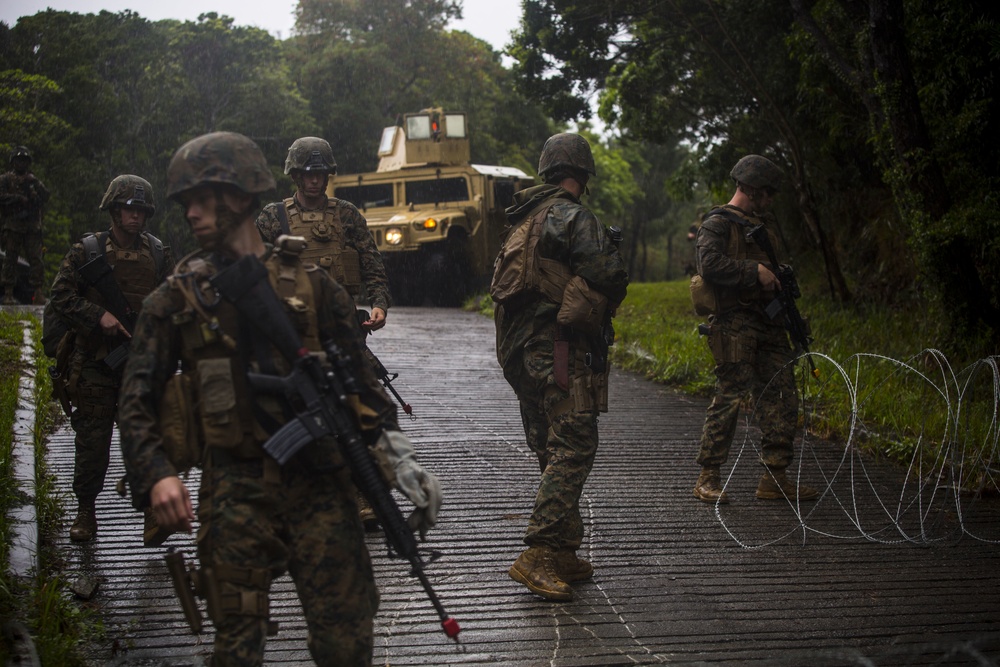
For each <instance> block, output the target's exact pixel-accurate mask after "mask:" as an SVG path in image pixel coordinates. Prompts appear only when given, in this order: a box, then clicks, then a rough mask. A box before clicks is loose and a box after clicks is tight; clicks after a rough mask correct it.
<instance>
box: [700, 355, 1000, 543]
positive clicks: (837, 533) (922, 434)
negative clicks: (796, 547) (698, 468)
mask: <svg viewBox="0 0 1000 667" xmlns="http://www.w3.org/2000/svg"><path fill="white" fill-rule="evenodd" d="M805 356H811V357H812V359H813V362H814V363H816V365H817V366H818V367H820V369H821V374H820V378H821V379H820V380H819V381H816V380H811V379H810V378H809V377H808V374H806V373H803V374H802V375H803V380H802V382H801V385H800V386H799V397H800V415H801V417H802V423H801V424H800V432H801V434H802V435H801V437H800V438H799V439H797V441H796V461H795V463H793V465H792V467H790V468H789V470H788V473H787V474H788V478H789V480H790V481H792V482H793V483H794V484H795V485H796V486H798V485H799V484H805V483H808V484H810V485H812V486H815V487H816V488H817V490H818V491H819V493H820V495H819V497H818V498H816V500H813V501H806V502H802V501H799V500H798V499H797V498H791V497H787V498H786V499H785V500H784V501H777V502H772V503H767V505H766V507H768V508H770V509H766V510H765V509H762V503H754V504H753V509H752V511H753V512H761V511H770V512H774V516H773V518H770V517H769V522H768V525H771V526H774V534H771V535H767V536H763V535H760V534H758V535H755V536H754V535H744V534H742V532H743V528H742V526H744V525H754V526H760V525H761V522H760V521H759V518H760V517H756V520H754V521H747V522H746V523H745V524H744V522H742V521H741V518H742V515H741V512H743V511H747V509H748V507H747V506H746V505H743V506H739V505H738V504H734V505H728V504H722V503H716V505H715V515H716V518H717V519H718V521H719V522H720V523H721V524H722V526H723V528H724V529H725V530H726V532H727V533H728V534H729V535H730V537H732V538H733V539H734V540H735V541H736V542H737V543H738V544H739V545H740V546H742V547H744V548H747V549H756V548H761V547H765V546H769V545H771V544H775V543H777V542H781V541H784V540H786V539H788V538H790V537H792V536H800V537H801V540H802V542H803V544H804V543H805V542H806V540H807V537H808V536H810V535H816V536H825V537H829V538H836V539H854V540H868V541H871V542H879V543H887V544H891V543H901V542H910V543H914V544H918V545H922V546H927V545H931V544H936V543H943V542H947V541H949V540H956V539H961V538H963V537H967V538H971V539H975V540H979V541H982V542H985V543H990V544H1000V521H998V520H997V519H1000V506H998V504H997V503H996V502H991V501H993V500H994V499H993V498H990V497H989V496H995V495H996V493H997V489H998V488H1000V409H998V402H1000V368H998V362H1000V356H991V357H986V358H984V359H980V360H978V361H976V362H975V363H973V364H971V365H969V366H967V367H966V368H964V369H962V370H960V371H957V372H956V371H955V370H954V369H953V368H952V366H951V365H950V364H949V362H948V360H947V358H946V356H945V355H944V354H943V353H942V352H941V351H939V350H936V349H930V348H928V349H925V350H923V351H922V352H921V353H919V354H917V355H914V356H913V357H911V358H910V359H909V360H906V361H901V360H897V359H893V358H891V357H887V356H884V355H878V354H870V353H859V354H855V355H852V356H851V357H849V358H848V359H847V360H846V361H845V362H844V363H843V364H841V363H838V362H837V361H836V360H834V359H832V358H831V357H829V356H827V355H824V354H820V353H808V354H804V355H802V357H799V359H801V358H803V357H805ZM797 361H798V360H796V362H797ZM791 363H795V362H791ZM769 386H770V383H769V384H768V386H766V387H765V388H764V390H763V391H762V394H763V393H765V392H766V391H767V388H768V387H769ZM887 396H892V397H894V401H891V402H889V401H886V397H887ZM840 411H843V414H837V413H839V412H840ZM756 416H757V405H756V404H753V405H752V406H751V407H750V409H749V410H748V411H747V412H746V413H745V419H744V423H743V427H744V428H743V429H742V433H743V439H742V442H741V443H740V444H739V446H738V452H737V454H736V456H735V457H734V463H733V466H732V469H731V470H730V472H729V473H728V475H727V476H726V477H725V479H724V482H723V488H724V489H730V490H731V489H736V488H738V487H739V488H740V489H741V490H742V489H743V487H744V486H745V485H746V483H747V481H748V480H754V479H756V477H755V476H754V475H755V474H756V473H759V470H760V461H761V434H760V431H759V430H758V429H757V428H756V427H755V426H754V424H755V422H756ZM835 417H840V419H839V421H837V423H839V424H844V425H846V426H845V427H843V428H842V431H846V437H844V436H843V435H840V436H839V437H836V438H832V439H827V438H823V437H820V435H819V434H821V433H822V432H823V429H824V428H826V427H827V425H828V424H829V423H831V421H835V419H834V418H835ZM734 445H735V443H734ZM886 448H888V449H890V450H891V449H896V450H897V451H898V452H908V454H907V457H908V462H906V465H900V460H899V459H900V455H899V454H897V455H896V456H895V457H889V456H885V455H883V454H880V451H882V450H885V449H886ZM733 450H734V451H736V450H737V447H736V446H734V447H733ZM754 471H756V473H755V472H754ZM727 495H735V494H733V493H731V492H730V493H729V494H727ZM757 530H758V531H759V528H757Z"/></svg>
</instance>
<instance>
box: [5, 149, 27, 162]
mask: <svg viewBox="0 0 1000 667" xmlns="http://www.w3.org/2000/svg"><path fill="white" fill-rule="evenodd" d="M19 157H20V158H24V159H26V160H27V161H28V162H31V151H29V150H28V147H27V146H17V147H15V148H14V150H12V151H11V152H10V158H9V159H8V160H7V164H14V160H16V159H17V158H19Z"/></svg>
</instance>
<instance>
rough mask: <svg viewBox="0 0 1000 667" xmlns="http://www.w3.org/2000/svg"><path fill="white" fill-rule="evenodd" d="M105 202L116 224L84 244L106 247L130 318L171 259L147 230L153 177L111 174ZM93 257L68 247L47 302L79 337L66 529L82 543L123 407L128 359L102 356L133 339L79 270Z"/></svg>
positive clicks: (71, 370) (71, 385)
mask: <svg viewBox="0 0 1000 667" xmlns="http://www.w3.org/2000/svg"><path fill="white" fill-rule="evenodd" d="M100 209H101V210H102V211H108V213H109V214H110V216H111V228H110V229H109V230H108V231H106V232H101V233H99V234H96V235H94V237H93V241H92V242H91V241H87V243H88V244H90V243H92V246H91V247H92V248H93V249H95V250H96V249H103V251H104V257H103V261H104V262H106V263H107V266H110V267H111V276H112V278H113V280H114V283H115V284H116V285H117V286H118V289H119V290H120V292H121V296H123V297H124V298H125V300H126V302H127V303H128V306H129V311H130V312H128V313H119V315H120V316H122V317H123V318H126V319H127V318H129V317H134V315H135V313H138V312H139V310H140V308H141V307H142V300H143V299H144V298H145V297H146V295H147V294H149V293H150V292H152V291H153V289H154V288H155V287H156V286H157V285H159V284H160V283H161V282H163V281H164V280H165V279H166V277H167V276H168V275H169V274H170V272H171V271H172V270H173V266H174V261H173V258H172V257H171V254H170V249H169V248H166V247H164V246H163V245H162V244H161V243H160V241H159V240H158V239H157V238H156V237H154V236H152V235H151V234H149V233H148V232H145V231H144V229H145V226H146V222H147V221H148V220H149V218H151V217H152V216H153V214H154V213H155V211H156V205H155V201H154V198H153V189H152V186H150V184H149V182H148V181H146V180H145V179H143V178H140V177H138V176H133V175H131V174H127V175H122V176H118V177H116V178H114V179H113V180H112V181H111V183H110V184H109V185H108V189H107V192H106V193H105V194H104V198H103V199H102V201H101V206H100ZM101 244H103V248H101ZM92 259H95V257H91V256H89V254H88V250H87V249H86V248H85V243H84V242H83V241H81V242H80V243H75V244H74V245H73V246H72V247H71V248H70V249H69V251H68V252H67V253H66V256H65V257H64V258H63V261H62V265H61V266H60V268H59V272H58V273H57V274H56V277H55V280H54V281H53V283H52V303H51V304H50V306H49V307H50V308H51V309H52V311H53V312H54V313H55V314H56V315H57V316H58V317H59V318H60V319H61V320H62V321H63V322H64V323H65V324H66V326H67V328H68V329H69V331H70V332H72V333H71V334H70V335H71V336H74V337H75V342H74V345H73V351H72V355H71V356H70V358H69V364H68V369H67V378H68V387H67V393H68V394H69V398H70V400H71V402H72V405H73V410H72V412H71V413H70V424H71V425H72V427H73V431H74V432H75V434H76V439H75V447H76V457H75V460H74V470H73V492H74V493H75V494H76V497H77V501H78V509H77V515H76V519H75V520H74V521H73V525H72V527H71V528H70V533H69V535H70V538H71V539H73V540H74V541H78V542H86V541H89V540H91V539H93V538H94V536H95V535H96V533H97V516H96V514H95V501H96V499H97V496H98V494H99V493H100V492H101V490H102V489H103V488H104V479H105V477H106V475H107V472H108V463H109V460H110V454H111V435H112V430H113V428H114V423H115V417H116V416H117V411H118V391H119V388H120V387H121V379H122V371H123V369H124V363H121V364H119V365H118V366H117V368H111V367H110V366H109V365H108V364H107V363H105V357H107V355H108V353H109V352H111V351H113V350H115V349H116V348H118V347H119V346H120V345H122V344H124V343H127V342H128V339H129V333H128V329H127V327H126V325H125V324H123V323H122V322H121V321H119V319H118V317H116V316H115V314H113V313H112V312H110V311H109V310H108V307H109V303H108V301H107V299H106V298H105V296H104V294H102V292H101V290H100V289H99V288H98V287H97V286H95V285H93V284H90V283H88V282H87V281H86V280H85V279H84V278H83V277H82V276H81V275H80V267H82V266H84V265H85V264H87V263H88V262H89V261H91V260H92ZM97 261H99V262H100V261H102V260H101V259H99V258H97ZM127 324H128V325H129V326H131V325H133V324H134V322H133V321H129V322H127Z"/></svg>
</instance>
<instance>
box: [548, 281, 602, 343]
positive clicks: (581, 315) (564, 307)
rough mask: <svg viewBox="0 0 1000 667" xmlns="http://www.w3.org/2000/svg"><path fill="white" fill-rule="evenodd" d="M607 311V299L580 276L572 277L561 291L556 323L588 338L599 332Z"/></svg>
mask: <svg viewBox="0 0 1000 667" xmlns="http://www.w3.org/2000/svg"><path fill="white" fill-rule="evenodd" d="M607 310H608V298H607V297H606V296H604V295H603V294H601V293H600V292H598V291H597V290H595V289H594V288H592V287H591V286H590V284H589V283H587V281H586V280H585V279H584V278H582V277H580V276H573V277H572V278H570V279H569V281H568V282H567V283H566V287H565V288H564V289H563V295H562V302H561V304H560V306H559V312H558V313H557V314H556V322H557V323H559V324H561V325H563V326H568V327H572V328H574V329H576V330H577V331H579V332H581V333H583V334H586V335H588V336H593V335H597V334H599V333H600V332H601V327H602V326H603V324H604V316H605V314H606V313H607Z"/></svg>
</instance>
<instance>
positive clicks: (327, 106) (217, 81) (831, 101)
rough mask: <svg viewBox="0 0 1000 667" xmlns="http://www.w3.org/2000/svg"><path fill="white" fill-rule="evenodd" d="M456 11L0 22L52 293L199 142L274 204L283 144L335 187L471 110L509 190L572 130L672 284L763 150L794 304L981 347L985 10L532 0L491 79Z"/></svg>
mask: <svg viewBox="0 0 1000 667" xmlns="http://www.w3.org/2000/svg"><path fill="white" fill-rule="evenodd" d="M461 7H462V2H461V1H460V0H370V1H369V2H363V3H359V2H355V1H353V0H300V2H299V4H298V7H297V10H296V31H295V34H294V35H293V36H291V37H290V38H288V39H285V40H283V41H281V40H277V39H275V38H273V37H272V36H271V35H269V34H268V33H266V32H264V31H263V30H260V29H258V28H251V27H242V26H236V25H234V24H233V21H232V20H231V19H229V18H228V17H225V16H219V15H217V14H215V13H206V14H203V15H202V16H201V17H199V19H198V20H197V21H185V22H179V21H159V22H150V21H148V20H146V19H144V18H142V17H141V16H139V15H137V14H135V13H133V12H130V11H124V12H120V13H110V12H106V11H105V12H101V13H99V14H77V13H72V12H58V11H52V10H48V11H44V12H39V13H38V14H35V15H33V16H26V17H22V18H21V19H20V20H19V21H18V22H17V24H16V25H14V26H13V27H9V26H6V25H3V24H0V118H2V119H3V123H2V126H0V151H2V152H3V153H6V152H7V151H8V150H9V149H10V147H12V146H13V145H16V144H26V145H29V146H30V147H31V148H32V150H33V151H34V152H35V154H36V155H37V160H36V171H38V173H39V176H40V177H41V178H42V179H43V180H44V181H45V182H46V183H47V184H48V185H49V186H50V189H51V190H52V191H53V193H54V197H53V200H52V202H51V205H50V207H49V210H48V212H47V215H46V238H45V241H46V245H47V247H48V248H49V249H50V252H49V255H48V263H49V265H50V266H49V270H50V274H49V275H51V271H52V269H53V268H54V265H55V264H56V263H57V262H58V261H59V258H60V257H61V255H62V254H63V252H64V250H65V248H66V247H67V246H68V244H69V243H70V241H71V240H73V239H76V238H77V237H79V235H80V234H82V233H84V232H86V231H90V230H92V229H94V228H97V227H102V226H104V225H106V224H107V221H106V218H103V216H99V215H98V214H97V211H96V208H97V203H98V202H99V200H100V197H101V194H102V193H103V190H104V188H105V187H106V184H107V183H108V181H109V180H110V179H111V178H112V177H113V176H115V175H117V174H119V173H123V172H133V173H138V174H139V175H141V176H144V177H146V178H148V179H149V180H150V181H151V182H152V183H153V185H154V187H155V189H156V191H157V193H158V194H160V195H161V200H162V193H163V190H164V185H165V183H164V174H165V167H166V163H167V161H168V160H169V157H170V155H171V154H172V153H173V151H174V150H175V149H176V148H177V146H179V145H180V144H181V143H182V142H183V141H185V140H187V139H189V138H191V137H193V136H196V135H198V134H201V133H203V132H206V131H212V130H237V131H240V132H243V133H245V134H247V135H249V136H251V137H252V138H254V139H255V140H256V141H257V142H258V143H259V144H260V145H261V146H262V147H263V148H264V151H265V153H266V154H267V157H268V159H269V161H270V162H271V164H272V165H273V169H274V171H275V175H276V177H277V179H278V182H279V191H278V193H277V194H278V195H282V196H284V195H286V194H287V193H288V192H289V191H290V189H291V184H290V181H289V179H288V178H287V177H286V176H285V175H284V174H283V173H282V164H283V159H284V153H285V149H286V148H287V146H288V145H289V144H290V143H291V141H292V140H293V139H295V138H296V137H298V136H303V135H306V134H315V135H319V136H323V137H326V138H327V139H329V140H330V141H331V143H332V144H333V146H334V152H335V155H336V157H337V160H338V163H339V169H340V172H341V173H350V172H357V171H364V170H369V169H372V168H373V167H374V166H375V150H374V149H375V144H376V142H377V140H378V136H379V133H380V130H381V128H382V127H384V126H386V125H390V124H393V123H394V122H396V121H397V120H398V118H399V116H400V115H401V114H403V113H406V112H411V111H416V110H419V109H422V108H426V107H429V106H442V107H444V108H447V109H455V110H462V111H465V112H467V113H468V114H469V118H470V127H471V128H472V153H473V161H474V162H478V163H484V164H503V165H508V166H514V167H519V168H521V169H523V170H525V171H527V172H528V173H533V170H534V165H535V163H536V160H537V153H538V149H539V147H540V145H541V143H542V142H543V141H544V139H545V137H546V136H548V134H549V133H551V132H552V131H555V130H557V129H559V128H560V127H565V126H566V125H565V123H567V122H570V121H576V122H577V127H579V128H580V130H581V131H583V132H585V133H589V134H588V135H587V136H588V137H589V138H590V139H591V141H592V144H593V145H594V148H595V159H596V161H597V165H598V177H597V178H596V179H594V180H593V181H592V183H591V184H590V190H591V196H590V198H589V199H588V202H589V203H590V204H591V205H592V206H593V207H594V209H595V210H596V211H597V212H598V214H599V215H600V216H601V218H602V220H603V221H604V222H605V223H607V224H617V225H620V226H622V227H623V228H624V232H625V240H624V242H623V247H624V248H625V249H626V256H627V260H628V262H629V271H630V274H631V275H632V277H633V280H634V281H646V280H662V279H672V278H676V277H678V276H680V275H682V274H683V273H684V271H685V268H686V267H687V266H688V265H689V264H690V260H691V246H690V243H689V241H688V240H687V233H688V230H689V227H690V226H691V225H692V224H693V223H697V221H698V219H699V216H700V215H701V214H703V213H704V212H705V211H706V210H708V208H709V207H710V206H712V205H713V204H718V203H723V202H725V201H726V200H728V198H729V196H730V194H731V187H732V186H731V183H730V182H729V179H728V172H729V169H730V167H731V166H732V164H734V163H735V161H736V160H737V159H738V158H739V157H740V156H742V155H744V154H746V153H748V152H757V153H762V154H765V155H768V156H769V157H772V158H773V159H775V160H776V161H777V162H778V163H779V164H780V165H781V166H782V167H783V169H784V170H785V172H786V174H787V176H788V184H789V187H787V188H786V189H785V195H784V196H782V197H779V200H778V206H777V210H776V218H777V221H778V225H779V232H780V233H781V236H782V237H783V238H784V240H785V241H786V243H787V244H788V245H789V246H790V248H791V249H792V254H793V257H794V259H795V264H796V268H797V269H798V271H799V273H800V274H801V278H802V281H803V283H804V284H805V285H806V286H807V288H810V289H814V290H815V289H821V290H822V291H823V292H824V293H827V294H828V295H829V296H830V297H831V298H832V299H833V300H834V301H836V302H839V303H847V302H850V301H854V300H858V301H860V302H862V303H875V304H891V303H899V302H901V301H907V302H909V303H911V304H912V307H913V308H916V309H919V308H921V307H923V306H926V305H927V304H929V303H930V302H931V301H937V302H941V303H946V304H947V305H948V307H949V308H948V311H947V312H949V313H950V317H951V320H952V325H953V326H952V328H951V331H950V335H951V338H952V339H953V341H959V340H963V339H975V340H978V341H981V343H982V345H983V346H985V347H986V349H991V348H990V346H992V349H994V350H995V349H996V344H997V342H998V341H1000V333H998V332H1000V234H998V233H997V232H998V231H1000V216H998V215H997V212H996V208H997V206H996V203H997V202H996V192H997V184H998V183H997V181H998V177H1000V164H998V157H1000V137H998V136H997V135H998V131H997V120H996V119H997V118H1000V114H998V108H997V106H998V103H997V95H996V92H997V75H996V62H997V60H998V58H1000V38H998V37H1000V31H998V27H997V20H996V19H997V16H998V14H1000V10H998V9H996V8H990V7H987V6H986V5H979V4H975V5H974V4H972V3H968V2H966V1H964V0H946V1H944V2H929V1H928V0H865V1H864V2H860V3H858V2H848V1H847V0H788V2H784V1H783V0H766V1H765V2H764V3H763V4H762V3H760V2H751V1H750V0H712V1H710V2H704V1H703V0H667V1H665V2H664V1H661V0H655V1H654V0H616V1H615V2H610V1H609V0H525V1H524V3H523V15H522V17H521V27H520V30H519V32H517V33H516V34H515V36H514V40H513V42H512V43H511V44H510V45H509V47H508V55H509V56H510V57H512V58H513V66H512V67H509V66H507V65H506V64H505V61H504V60H503V58H502V55H501V54H500V53H498V52H496V51H495V50H493V49H492V48H491V47H490V46H489V45H488V44H486V43H485V42H483V41H481V40H478V39H476V38H474V37H472V36H471V35H469V34H468V33H465V32H460V31H453V30H448V29H447V25H448V23H449V21H451V20H452V19H453V18H455V17H456V16H458V15H459V14H460V12H461ZM506 62H511V60H510V59H508V60H507V61H506ZM595 108H596V109H598V112H599V115H600V118H601V121H602V123H603V127H604V128H607V130H608V131H607V132H605V133H603V134H602V135H600V136H599V135H598V134H597V133H596V132H595V131H594V128H595V127H598V126H592V125H591V124H589V123H588V122H587V120H586V119H587V118H588V117H589V116H590V114H591V112H592V110H593V109H595ZM570 127H572V125H571V126H570ZM163 204H164V202H162V201H161V206H160V210H159V212H158V213H157V215H156V217H155V218H154V219H153V220H152V222H151V227H152V229H153V231H154V232H155V233H158V234H159V235H161V236H162V237H163V238H164V239H165V240H166V241H167V242H168V243H170V244H171V245H172V246H174V248H175V250H176V251H177V254H178V255H180V254H182V253H183V252H184V251H185V250H188V249H190V248H191V247H192V244H191V240H190V237H189V235H188V234H187V232H186V230H185V225H184V223H183V221H182V220H181V218H180V215H179V211H178V210H177V209H176V207H171V206H165V205H163Z"/></svg>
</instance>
